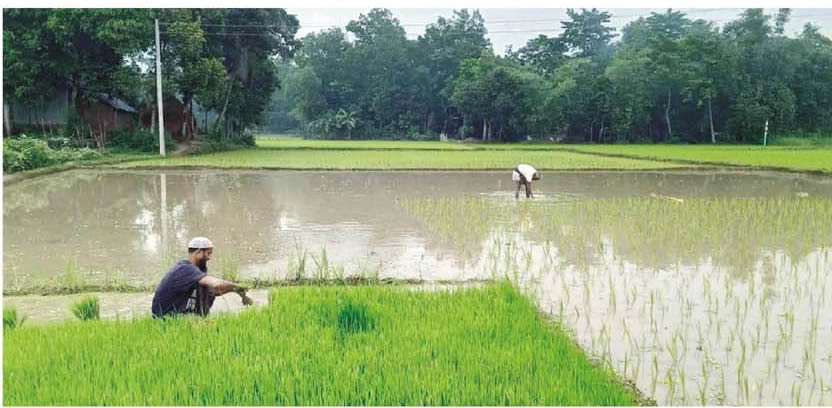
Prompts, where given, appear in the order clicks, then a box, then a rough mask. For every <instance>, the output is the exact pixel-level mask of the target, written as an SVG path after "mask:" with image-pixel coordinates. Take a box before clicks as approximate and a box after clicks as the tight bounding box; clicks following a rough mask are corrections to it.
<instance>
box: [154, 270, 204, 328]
mask: <svg viewBox="0 0 832 408" xmlns="http://www.w3.org/2000/svg"><path fill="white" fill-rule="evenodd" d="M206 275H207V274H206V273H205V272H204V271H201V270H200V269H199V268H197V267H196V265H194V264H192V263H191V261H189V260H187V259H183V260H181V261H179V262H177V263H176V264H175V265H173V267H172V268H170V270H169V271H168V272H167V273H166V274H165V276H164V277H163V278H162V281H161V282H159V287H157V288H156V294H154V295H153V306H152V307H151V312H152V313H153V316H156V317H160V316H164V315H166V314H170V313H182V312H184V311H185V306H186V305H187V304H188V299H189V298H190V297H191V293H192V292H193V290H194V289H196V288H197V286H198V285H199V280H200V279H202V278H204V277H205V276H206Z"/></svg>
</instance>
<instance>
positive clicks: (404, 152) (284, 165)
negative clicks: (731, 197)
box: [117, 142, 689, 171]
mask: <svg viewBox="0 0 832 408" xmlns="http://www.w3.org/2000/svg"><path fill="white" fill-rule="evenodd" d="M328 143H331V142H328ZM387 143H392V142H387ZM408 143H412V142H408ZM518 163H530V164H532V165H534V166H535V167H537V168H538V169H540V170H544V171H545V170H589V169H607V170H638V169H666V168H680V167H689V165H684V164H673V163H662V162H656V161H648V160H638V159H628V158H617V157H603V156H598V155H590V154H583V153H574V152H566V151H554V150H546V151H521V150H441V151H432V150H424V149H394V150H378V149H365V150H357V151H350V152H344V151H341V150H334V149H262V148H261V149H246V150H236V151H231V152H221V153H212V154H204V155H199V156H188V157H176V158H169V159H155V160H143V161H140V162H130V163H123V164H120V165H118V166H117V167H121V168H142V167H144V168H155V167H176V168H178V167H182V168H188V167H191V168H223V169H233V168H239V169H246V168H254V169H297V170H303V169H307V170H315V169H317V170H498V169H499V170H505V169H512V168H514V167H515V166H517V164H518Z"/></svg>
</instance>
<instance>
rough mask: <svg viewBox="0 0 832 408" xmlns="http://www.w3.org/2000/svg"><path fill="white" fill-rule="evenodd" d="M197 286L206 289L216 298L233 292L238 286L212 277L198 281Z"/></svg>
mask: <svg viewBox="0 0 832 408" xmlns="http://www.w3.org/2000/svg"><path fill="white" fill-rule="evenodd" d="M199 284H200V285H203V286H206V287H208V288H209V289H211V291H212V292H214V294H215V295H217V296H222V295H224V294H226V293H228V292H233V291H234V289H236V288H237V287H238V286H237V285H236V284H234V283H233V282H229V281H227V280H222V279H218V278H215V277H213V276H206V277H204V278H202V279H200V280H199Z"/></svg>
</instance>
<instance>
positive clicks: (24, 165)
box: [3, 136, 56, 173]
mask: <svg viewBox="0 0 832 408" xmlns="http://www.w3.org/2000/svg"><path fill="white" fill-rule="evenodd" d="M55 162H56V160H55V157H54V153H53V150H52V149H50V148H49V145H47V144H46V141H43V140H38V139H31V138H28V137H25V136H24V137H21V138H19V139H16V138H4V139H3V171H4V172H7V173H13V172H16V171H22V170H29V169H34V168H38V167H46V166H49V165H51V164H54V163H55Z"/></svg>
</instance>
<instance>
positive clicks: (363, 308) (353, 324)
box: [338, 300, 376, 334]
mask: <svg viewBox="0 0 832 408" xmlns="http://www.w3.org/2000/svg"><path fill="white" fill-rule="evenodd" d="M375 328H376V319H375V318H374V317H373V315H372V314H370V312H368V311H367V305H363V304H356V303H353V302H352V301H349V300H348V301H347V302H346V304H345V305H343V306H341V310H340V312H339V313H338V330H339V332H340V333H347V334H349V333H355V332H365V331H368V330H373V329H375Z"/></svg>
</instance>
